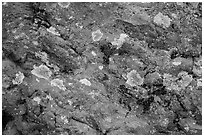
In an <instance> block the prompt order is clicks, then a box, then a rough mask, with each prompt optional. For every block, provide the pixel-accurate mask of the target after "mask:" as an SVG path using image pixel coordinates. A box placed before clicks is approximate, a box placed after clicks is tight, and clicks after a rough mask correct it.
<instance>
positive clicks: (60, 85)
mask: <svg viewBox="0 0 204 137" xmlns="http://www.w3.org/2000/svg"><path fill="white" fill-rule="evenodd" d="M51 86H55V87H58V88H59V89H61V90H66V87H65V86H64V84H63V80H61V79H53V80H52V81H51Z"/></svg>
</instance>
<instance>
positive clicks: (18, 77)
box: [12, 71, 25, 85]
mask: <svg viewBox="0 0 204 137" xmlns="http://www.w3.org/2000/svg"><path fill="white" fill-rule="evenodd" d="M24 78H25V76H24V74H23V73H22V72H20V71H19V72H18V73H16V78H15V79H14V80H12V82H13V84H18V85H19V84H21V83H22V82H23V79H24Z"/></svg>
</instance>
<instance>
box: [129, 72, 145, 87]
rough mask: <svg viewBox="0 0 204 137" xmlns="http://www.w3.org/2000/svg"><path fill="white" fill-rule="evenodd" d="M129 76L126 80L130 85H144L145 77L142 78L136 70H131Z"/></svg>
mask: <svg viewBox="0 0 204 137" xmlns="http://www.w3.org/2000/svg"><path fill="white" fill-rule="evenodd" d="M127 78H128V80H127V81H126V83H127V84H129V85H130V86H137V85H142V84H143V82H144V78H142V77H141V76H140V74H139V73H138V72H137V71H136V70H132V71H130V72H129V73H128V74H127Z"/></svg>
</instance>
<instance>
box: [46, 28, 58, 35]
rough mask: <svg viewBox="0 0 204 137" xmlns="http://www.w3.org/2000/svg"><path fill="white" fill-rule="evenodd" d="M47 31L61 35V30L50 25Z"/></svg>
mask: <svg viewBox="0 0 204 137" xmlns="http://www.w3.org/2000/svg"><path fill="white" fill-rule="evenodd" d="M47 31H48V32H50V33H52V34H53V35H57V36H60V34H59V32H58V31H57V30H56V28H54V27H50V28H49V29H47Z"/></svg>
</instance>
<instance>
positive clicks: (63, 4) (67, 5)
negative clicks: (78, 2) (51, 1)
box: [58, 2, 70, 8]
mask: <svg viewBox="0 0 204 137" xmlns="http://www.w3.org/2000/svg"><path fill="white" fill-rule="evenodd" d="M58 5H59V6H60V7H62V8H68V7H69V5H70V2H58Z"/></svg>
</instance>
